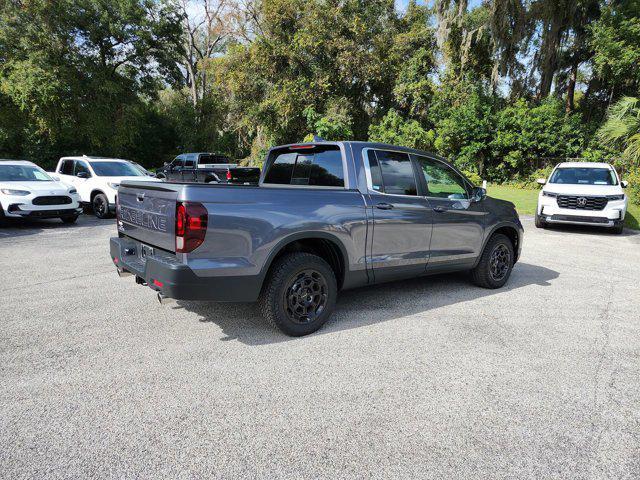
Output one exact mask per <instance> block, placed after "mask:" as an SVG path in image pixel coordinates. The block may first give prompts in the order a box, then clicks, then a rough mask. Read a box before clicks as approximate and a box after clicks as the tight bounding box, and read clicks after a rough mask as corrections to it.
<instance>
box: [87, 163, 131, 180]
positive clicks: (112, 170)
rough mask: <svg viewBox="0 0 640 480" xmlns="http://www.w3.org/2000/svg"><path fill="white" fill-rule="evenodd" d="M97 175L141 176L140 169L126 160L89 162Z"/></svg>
mask: <svg viewBox="0 0 640 480" xmlns="http://www.w3.org/2000/svg"><path fill="white" fill-rule="evenodd" d="M91 167H92V168H93V171H94V172H95V173H96V175H98V176H99V177H142V176H143V174H142V173H140V170H138V169H137V168H135V167H134V166H133V165H131V164H130V163H127V162H91Z"/></svg>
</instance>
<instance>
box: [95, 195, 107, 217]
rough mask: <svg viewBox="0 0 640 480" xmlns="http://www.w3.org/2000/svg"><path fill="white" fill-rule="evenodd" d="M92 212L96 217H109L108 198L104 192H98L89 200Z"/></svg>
mask: <svg viewBox="0 0 640 480" xmlns="http://www.w3.org/2000/svg"><path fill="white" fill-rule="evenodd" d="M91 206H92V207H93V214H94V215H95V216H96V217H98V218H109V199H108V198H107V196H106V195H105V194H104V193H99V194H97V195H96V196H95V197H93V200H92V201H91Z"/></svg>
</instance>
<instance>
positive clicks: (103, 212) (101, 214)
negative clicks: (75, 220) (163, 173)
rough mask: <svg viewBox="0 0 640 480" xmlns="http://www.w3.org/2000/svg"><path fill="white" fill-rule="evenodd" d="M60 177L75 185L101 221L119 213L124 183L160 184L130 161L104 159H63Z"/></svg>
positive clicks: (58, 171)
mask: <svg viewBox="0 0 640 480" xmlns="http://www.w3.org/2000/svg"><path fill="white" fill-rule="evenodd" d="M56 175H58V176H59V177H60V180H62V181H63V182H65V183H68V184H70V185H73V186H74V187H75V188H76V189H77V190H78V194H79V195H80V201H81V202H82V204H84V205H91V207H92V208H93V213H94V214H95V216H96V217H98V218H107V217H109V216H110V215H112V214H113V213H114V212H115V209H116V195H117V194H118V187H119V186H120V182H122V181H123V180H142V181H146V182H159V181H160V180H158V179H157V178H152V177H149V176H148V175H145V174H143V173H142V172H141V171H140V170H139V169H138V168H136V167H135V166H134V165H133V164H132V163H131V162H130V161H129V160H122V159H119V158H101V157H87V156H81V157H62V158H61V159H60V161H59V162H58V166H57V167H56Z"/></svg>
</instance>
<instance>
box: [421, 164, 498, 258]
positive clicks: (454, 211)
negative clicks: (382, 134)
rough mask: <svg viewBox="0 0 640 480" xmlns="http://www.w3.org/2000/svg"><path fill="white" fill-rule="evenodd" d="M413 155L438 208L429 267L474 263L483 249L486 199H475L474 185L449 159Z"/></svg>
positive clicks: (435, 207)
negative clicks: (448, 161) (448, 163)
mask: <svg viewBox="0 0 640 480" xmlns="http://www.w3.org/2000/svg"><path fill="white" fill-rule="evenodd" d="M412 157H413V159H414V161H415V163H416V166H417V167H418V169H419V171H420V176H421V178H420V181H421V183H422V184H423V189H424V190H425V191H426V199H427V201H428V202H429V204H430V205H431V208H432V209H433V212H434V214H433V234H432V236H431V246H430V252H431V258H430V260H429V267H428V268H429V270H432V269H433V270H437V269H438V268H442V267H445V268H447V267H451V266H465V265H466V264H469V265H473V263H474V262H475V260H476V258H477V257H478V255H480V250H481V249H482V241H483V235H484V222H485V215H486V212H485V210H484V208H483V206H482V203H481V202H475V201H473V200H472V199H471V188H472V187H471V185H470V184H469V183H468V182H467V181H466V180H465V179H464V178H463V177H462V176H461V175H460V174H459V173H458V172H456V171H455V170H454V169H453V168H451V167H450V166H449V165H447V164H446V163H444V162H441V161H439V160H438V159H435V158H430V157H424V156H418V155H412Z"/></svg>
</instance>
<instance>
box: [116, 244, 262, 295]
mask: <svg viewBox="0 0 640 480" xmlns="http://www.w3.org/2000/svg"><path fill="white" fill-rule="evenodd" d="M110 250H111V259H112V260H113V263H114V264H115V266H116V268H117V269H118V271H119V272H121V273H131V274H133V275H135V276H136V277H137V279H138V283H144V284H146V285H147V286H148V287H150V288H151V289H153V290H155V291H157V292H160V293H161V294H162V295H164V296H165V297H167V298H173V299H175V300H203V301H210V302H255V301H256V300H257V299H258V296H259V295H260V289H261V287H262V281H261V280H262V279H261V278H260V277H259V276H257V275H256V276H241V277H239V276H235V277H230V276H208V277H201V276H198V275H196V273H195V272H194V271H193V270H192V269H191V268H190V267H189V266H188V265H185V264H183V263H181V262H180V261H179V260H178V259H177V257H176V256H175V255H173V254H171V253H169V252H165V251H163V250H157V249H156V250H154V252H153V253H151V254H147V255H145V257H144V259H143V258H142V257H141V255H140V253H141V251H142V244H141V243H140V242H138V241H136V240H133V239H131V238H127V237H112V238H111V240H110Z"/></svg>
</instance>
